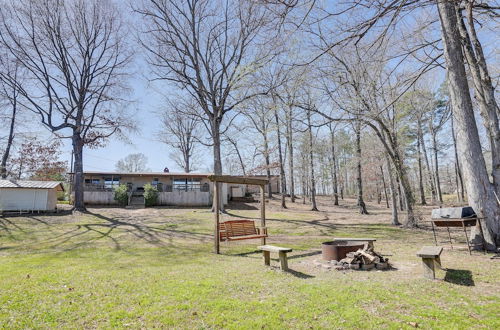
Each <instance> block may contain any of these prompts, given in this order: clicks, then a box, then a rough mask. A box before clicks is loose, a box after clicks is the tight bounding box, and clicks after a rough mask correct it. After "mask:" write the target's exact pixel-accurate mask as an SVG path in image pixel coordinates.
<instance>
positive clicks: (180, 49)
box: [135, 0, 271, 174]
mask: <svg viewBox="0 0 500 330" xmlns="http://www.w3.org/2000/svg"><path fill="white" fill-rule="evenodd" d="M135 11H136V12H137V13H139V14H140V15H142V16H143V18H144V21H145V23H146V26H147V28H146V29H145V30H144V33H145V34H147V38H144V41H143V42H142V44H143V46H144V47H145V48H146V50H147V51H148V53H149V58H148V59H149V62H150V64H151V65H152V66H153V68H154V72H155V74H156V77H157V78H158V79H162V80H167V81H170V82H172V83H174V84H176V85H177V86H179V87H180V88H182V89H183V90H185V91H186V92H187V93H189V94H190V95H191V96H192V97H193V98H194V99H195V100H196V101H197V103H198V105H199V107H200V109H201V110H202V114H201V115H200V118H201V119H203V120H205V121H206V122H207V124H206V127H207V129H208V131H209V133H210V136H211V139H212V145H213V158H214V173H215V174H222V163H221V151H220V146H221V124H222V122H223V119H224V118H225V117H226V115H227V114H228V112H230V111H231V110H233V109H234V108H235V107H236V106H237V105H239V104H241V103H242V102H244V101H245V100H248V99H249V98H251V97H253V96H255V95H258V94H261V92H256V93H254V92H253V91H250V89H248V88H245V87H246V86H245V81H246V79H247V78H248V77H249V75H251V74H253V73H254V72H255V71H256V70H258V69H259V68H260V67H262V65H263V64H265V63H266V62H267V60H268V59H269V57H270V55H271V54H270V53H269V52H266V51H262V50H261V49H260V48H257V47H256V46H257V41H258V39H259V34H260V33H261V32H263V29H264V28H265V27H266V25H267V23H268V15H267V13H268V11H267V10H266V9H265V8H263V7H262V6H258V5H257V4H256V3H255V2H253V1H208V0H163V1H160V0H143V1H142V2H141V5H139V6H137V8H135ZM267 32H270V31H267Z"/></svg>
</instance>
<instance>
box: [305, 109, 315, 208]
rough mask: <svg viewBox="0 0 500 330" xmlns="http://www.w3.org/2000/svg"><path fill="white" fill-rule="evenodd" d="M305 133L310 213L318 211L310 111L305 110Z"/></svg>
mask: <svg viewBox="0 0 500 330" xmlns="http://www.w3.org/2000/svg"><path fill="white" fill-rule="evenodd" d="M307 131H308V133H309V166H311V203H312V208H311V211H318V207H317V205H316V181H315V179H314V158H313V136H312V126H311V111H310V110H307Z"/></svg>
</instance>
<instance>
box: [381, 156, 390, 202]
mask: <svg viewBox="0 0 500 330" xmlns="http://www.w3.org/2000/svg"><path fill="white" fill-rule="evenodd" d="M380 176H381V177H382V183H383V185H384V196H385V204H386V205H387V208H389V198H388V196H387V185H386V183H385V174H384V167H383V166H382V165H380Z"/></svg>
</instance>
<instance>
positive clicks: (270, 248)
mask: <svg viewBox="0 0 500 330" xmlns="http://www.w3.org/2000/svg"><path fill="white" fill-rule="evenodd" d="M258 249H259V250H261V251H262V254H263V256H264V265H266V266H270V265H271V252H278V256H279V258H280V268H281V270H282V271H287V270H288V257H287V255H286V254H287V253H288V252H292V249H290V248H284V247H279V246H274V245H261V246H259V247H258Z"/></svg>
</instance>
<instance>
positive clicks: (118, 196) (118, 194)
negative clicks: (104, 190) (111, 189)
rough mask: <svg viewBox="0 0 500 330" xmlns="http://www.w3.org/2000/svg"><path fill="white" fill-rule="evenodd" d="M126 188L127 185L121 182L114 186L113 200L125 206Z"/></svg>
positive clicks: (126, 202)
mask: <svg viewBox="0 0 500 330" xmlns="http://www.w3.org/2000/svg"><path fill="white" fill-rule="evenodd" d="M127 192H128V190H127V185H125V184H121V185H119V186H118V187H115V201H117V202H118V204H120V205H122V206H125V205H127V204H128V193H127Z"/></svg>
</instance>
